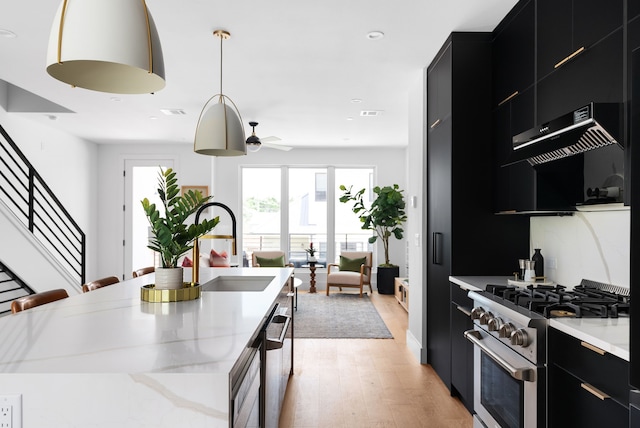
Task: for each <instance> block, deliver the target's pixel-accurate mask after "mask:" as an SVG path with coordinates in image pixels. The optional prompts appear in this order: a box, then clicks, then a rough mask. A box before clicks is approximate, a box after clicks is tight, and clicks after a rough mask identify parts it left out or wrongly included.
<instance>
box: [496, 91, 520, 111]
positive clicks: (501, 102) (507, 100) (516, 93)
mask: <svg viewBox="0 0 640 428" xmlns="http://www.w3.org/2000/svg"><path fill="white" fill-rule="evenodd" d="M518 94H519V92H518V91H515V92H514V93H513V94H511V95H509V96H508V97H507V98H505V99H504V100H502V101H500V102H499V103H498V107H500V106H501V105H502V104H504V103H507V102H509V101H511V100H512V99H513V98H515V97H516V96H517V95H518Z"/></svg>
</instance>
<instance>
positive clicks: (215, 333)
mask: <svg viewBox="0 0 640 428" xmlns="http://www.w3.org/2000/svg"><path fill="white" fill-rule="evenodd" d="M292 271H293V269H291V268H283V269H277V268H262V269H261V268H251V269H247V268H215V269H211V268H205V269H202V270H201V272H200V283H201V284H204V283H205V282H207V281H208V280H211V279H213V278H215V277H217V276H222V275H224V276H228V275H230V276H263V277H264V276H270V277H273V279H272V280H271V282H270V283H269V285H268V286H267V287H266V288H265V289H264V291H247V292H237V291H233V292H224V291H216V292H207V291H203V292H202V295H201V297H200V298H199V299H197V300H192V301H186V302H175V303H149V302H144V301H141V299H140V288H141V287H142V286H144V285H147V284H151V283H153V281H154V275H153V274H149V275H144V276H142V277H138V278H135V279H132V280H127V281H123V282H120V283H118V284H114V285H111V286H108V287H104V288H101V289H98V290H96V291H92V292H89V293H85V294H80V295H76V296H72V297H70V298H68V299H64V300H60V301H57V302H53V303H50V304H47V305H44V306H40V307H36V308H33V309H30V310H28V311H24V312H21V313H18V314H15V315H9V316H6V317H3V318H0V343H2V346H1V347H0V396H2V395H10V394H21V395H22V421H23V423H22V427H23V428H39V427H79V426H82V427H114V426H118V427H131V428H134V427H136V428H138V427H175V426H180V427H202V426H208V427H225V428H226V427H228V426H229V396H230V393H229V389H230V385H229V374H230V372H231V369H232V367H233V366H234V364H235V363H236V361H238V359H239V358H240V356H241V354H242V352H243V351H244V350H245V348H246V347H247V345H248V344H249V343H250V342H252V340H253V339H254V338H255V337H256V335H257V332H258V330H259V328H260V327H261V326H262V324H263V323H264V321H265V319H266V316H267V315H268V312H269V309H270V308H271V307H272V305H273V304H274V302H275V300H276V299H277V297H278V295H279V293H280V291H281V289H282V287H283V285H284V284H285V283H286V281H288V279H289V277H290V276H291V274H292ZM190 277H191V271H190V269H185V280H188V279H190Z"/></svg>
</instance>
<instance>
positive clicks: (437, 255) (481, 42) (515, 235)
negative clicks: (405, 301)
mask: <svg viewBox="0 0 640 428" xmlns="http://www.w3.org/2000/svg"><path fill="white" fill-rule="evenodd" d="M441 61H447V64H446V65H443V64H441V63H440V62H441ZM445 69H448V70H449V79H446V78H443V79H441V78H440V77H441V76H440V75H439V74H437V72H438V70H445ZM434 73H436V74H434ZM435 76H437V80H432V79H434V78H436V77H435ZM436 82H440V83H437V86H438V88H437V91H435V90H433V85H436ZM442 82H446V83H442ZM427 88H432V89H430V90H429V91H428V94H427V97H428V101H427V108H429V107H430V106H434V105H436V104H435V103H434V100H429V98H431V97H433V96H434V94H435V93H437V94H438V97H440V96H447V94H448V97H449V99H450V106H451V107H450V114H449V117H448V118H445V120H442V121H440V122H439V123H437V124H436V125H435V126H433V127H431V126H429V128H428V133H427V183H426V189H427V219H426V222H427V241H428V242H427V260H426V261H425V271H426V272H427V274H426V284H425V288H426V305H425V307H426V308H427V314H426V315H427V316H426V326H425V331H426V333H427V335H426V336H427V337H426V346H427V362H428V363H429V364H431V365H432V366H433V368H434V370H435V371H436V373H437V374H438V376H440V378H441V379H442V380H443V382H444V383H445V384H446V385H447V387H448V388H450V389H451V364H452V361H451V358H452V354H451V346H452V329H451V317H450V315H451V296H450V289H449V286H450V285H449V276H450V275H510V274H511V273H512V272H513V271H514V269H517V259H518V258H519V257H520V256H519V255H521V254H528V251H529V250H528V246H529V221H528V219H527V218H520V217H519V216H497V215H494V214H493V197H492V192H493V191H494V184H493V174H492V170H493V167H492V166H493V164H494V161H493V152H492V149H491V147H492V138H491V34H490V33H452V34H451V35H450V37H449V38H448V40H447V41H446V43H445V44H444V45H443V47H442V49H441V50H440V52H439V53H438V55H436V57H435V59H434V61H433V62H432V63H431V65H430V66H429V67H428V69H427ZM435 116H436V115H435V114H432V113H431V112H429V111H428V112H427V118H433V117H435ZM431 124H433V122H430V123H429V125H431Z"/></svg>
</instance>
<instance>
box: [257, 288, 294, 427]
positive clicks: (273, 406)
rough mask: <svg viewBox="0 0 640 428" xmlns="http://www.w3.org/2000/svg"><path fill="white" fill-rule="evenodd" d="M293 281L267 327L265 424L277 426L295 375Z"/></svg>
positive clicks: (279, 299)
mask: <svg viewBox="0 0 640 428" xmlns="http://www.w3.org/2000/svg"><path fill="white" fill-rule="evenodd" d="M292 283H293V278H291V279H290V280H289V281H287V284H285V286H284V287H282V290H281V292H280V296H279V297H278V299H277V300H276V302H277V303H276V308H275V310H274V312H273V317H272V318H271V320H270V322H269V324H268V325H267V328H266V340H265V342H264V343H265V346H264V351H263V354H264V355H265V364H264V366H263V367H264V374H265V377H264V381H263V385H264V388H263V390H264V403H265V406H264V409H265V413H264V418H265V419H264V424H263V425H262V426H263V427H265V428H272V427H277V426H278V425H279V421H280V411H281V410H282V403H283V402H284V395H285V392H286V390H287V384H288V382H289V376H291V375H292V374H293V293H292Z"/></svg>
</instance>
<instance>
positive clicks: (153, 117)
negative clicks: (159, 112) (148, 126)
mask: <svg viewBox="0 0 640 428" xmlns="http://www.w3.org/2000/svg"><path fill="white" fill-rule="evenodd" d="M149 120H158V116H149Z"/></svg>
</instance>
